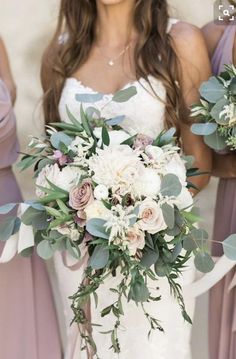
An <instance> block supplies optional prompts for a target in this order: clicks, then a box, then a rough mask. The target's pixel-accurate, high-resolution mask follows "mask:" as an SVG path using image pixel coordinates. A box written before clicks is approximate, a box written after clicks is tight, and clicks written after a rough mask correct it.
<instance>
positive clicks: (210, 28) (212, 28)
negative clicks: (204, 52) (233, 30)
mask: <svg viewBox="0 0 236 359" xmlns="http://www.w3.org/2000/svg"><path fill="white" fill-rule="evenodd" d="M225 27H226V25H225V24H223V25H218V24H216V23H215V22H214V21H211V22H209V23H207V24H206V25H204V26H203V28H202V33H203V36H204V38H205V41H206V44H207V48H208V52H209V54H210V56H212V55H213V52H214V50H215V48H216V46H217V44H218V42H219V40H220V38H221V36H222V34H223V32H224V30H225Z"/></svg>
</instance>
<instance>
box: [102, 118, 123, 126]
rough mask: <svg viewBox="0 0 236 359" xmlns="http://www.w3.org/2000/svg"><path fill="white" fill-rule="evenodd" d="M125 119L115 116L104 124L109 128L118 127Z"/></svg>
mask: <svg viewBox="0 0 236 359" xmlns="http://www.w3.org/2000/svg"><path fill="white" fill-rule="evenodd" d="M124 119H125V116H116V117H113V118H110V119H109V120H106V124H107V125H109V126H117V125H120V124H121V123H122V122H123V121H124Z"/></svg>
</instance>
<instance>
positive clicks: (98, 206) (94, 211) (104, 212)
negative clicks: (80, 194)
mask: <svg viewBox="0 0 236 359" xmlns="http://www.w3.org/2000/svg"><path fill="white" fill-rule="evenodd" d="M84 211H85V213H86V220H87V221H89V220H90V219H93V218H101V219H104V220H107V219H108V218H109V217H110V214H111V213H110V211H109V209H107V208H106V207H105V206H104V204H103V203H102V202H101V201H98V200H96V201H94V202H93V203H91V204H90V205H88V206H87V207H86V208H85V210H84Z"/></svg>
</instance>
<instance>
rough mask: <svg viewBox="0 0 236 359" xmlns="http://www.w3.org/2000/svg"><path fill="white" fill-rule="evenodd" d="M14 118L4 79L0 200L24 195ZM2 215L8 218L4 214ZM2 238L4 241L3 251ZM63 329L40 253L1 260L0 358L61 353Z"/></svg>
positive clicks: (35, 358) (52, 358)
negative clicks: (17, 167) (18, 179)
mask: <svg viewBox="0 0 236 359" xmlns="http://www.w3.org/2000/svg"><path fill="white" fill-rule="evenodd" d="M17 151H18V141H17V137H16V121H15V116H14V113H13V110H12V106H11V100H10V96H9V93H8V90H7V88H6V86H5V85H4V83H3V81H2V80H1V79H0V205H3V204H5V203H9V202H20V201H21V200H22V198H21V193H20V190H19V187H18V185H17V183H16V180H15V177H14V175H13V172H12V169H11V165H12V164H13V163H14V162H15V160H16V158H17ZM0 221H4V218H3V216H1V218H0ZM3 245H4V243H1V242H0V253H1V251H2V248H3ZM61 357H62V355H61V344H60V339H59V330H58V325H57V319H56V314H55V309H54V304H53V298H52V292H51V287H50V283H49V280H48V275H47V271H46V267H45V264H44V263H43V262H42V261H41V260H40V259H39V257H37V256H32V257H31V258H22V257H20V256H18V257H15V258H14V259H13V260H12V261H11V262H9V263H7V264H0V358H1V359H61Z"/></svg>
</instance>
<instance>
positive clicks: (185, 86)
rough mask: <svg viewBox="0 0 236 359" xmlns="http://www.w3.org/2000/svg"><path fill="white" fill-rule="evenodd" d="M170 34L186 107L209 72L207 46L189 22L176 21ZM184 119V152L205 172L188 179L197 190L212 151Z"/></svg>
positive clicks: (201, 185)
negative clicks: (177, 62) (180, 75)
mask: <svg viewBox="0 0 236 359" xmlns="http://www.w3.org/2000/svg"><path fill="white" fill-rule="evenodd" d="M171 35H172V39H173V44H174V46H175V49H176V53H177V55H178V59H179V63H180V69H181V73H182V79H181V80H182V81H181V88H182V91H183V97H184V101H185V104H186V106H187V107H188V108H189V107H190V106H191V105H192V104H194V103H196V102H198V101H199V91H198V89H199V87H200V85H201V84H202V82H203V81H206V80H208V79H209V77H210V75H211V67H210V61H209V57H208V53H207V48H206V44H205V41H204V38H203V36H202V33H201V31H200V30H199V29H198V28H196V27H195V26H193V25H190V24H187V23H183V22H179V23H177V24H176V25H175V26H173V28H172V31H171ZM187 122H189V123H188V124H186V123H184V121H183V122H182V123H181V139H182V144H183V150H184V152H185V154H187V155H192V156H194V158H195V164H194V167H197V168H199V170H200V171H201V172H207V173H208V174H206V175H201V176H197V177H193V178H191V179H190V180H191V182H192V183H194V184H195V186H197V188H198V189H199V190H201V189H202V188H204V187H205V186H206V185H207V184H208V182H209V179H210V174H211V171H212V151H211V149H210V148H209V147H208V146H207V145H206V144H205V143H204V141H203V138H202V137H201V136H196V135H194V134H193V133H192V132H191V129H190V127H191V123H190V121H187Z"/></svg>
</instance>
